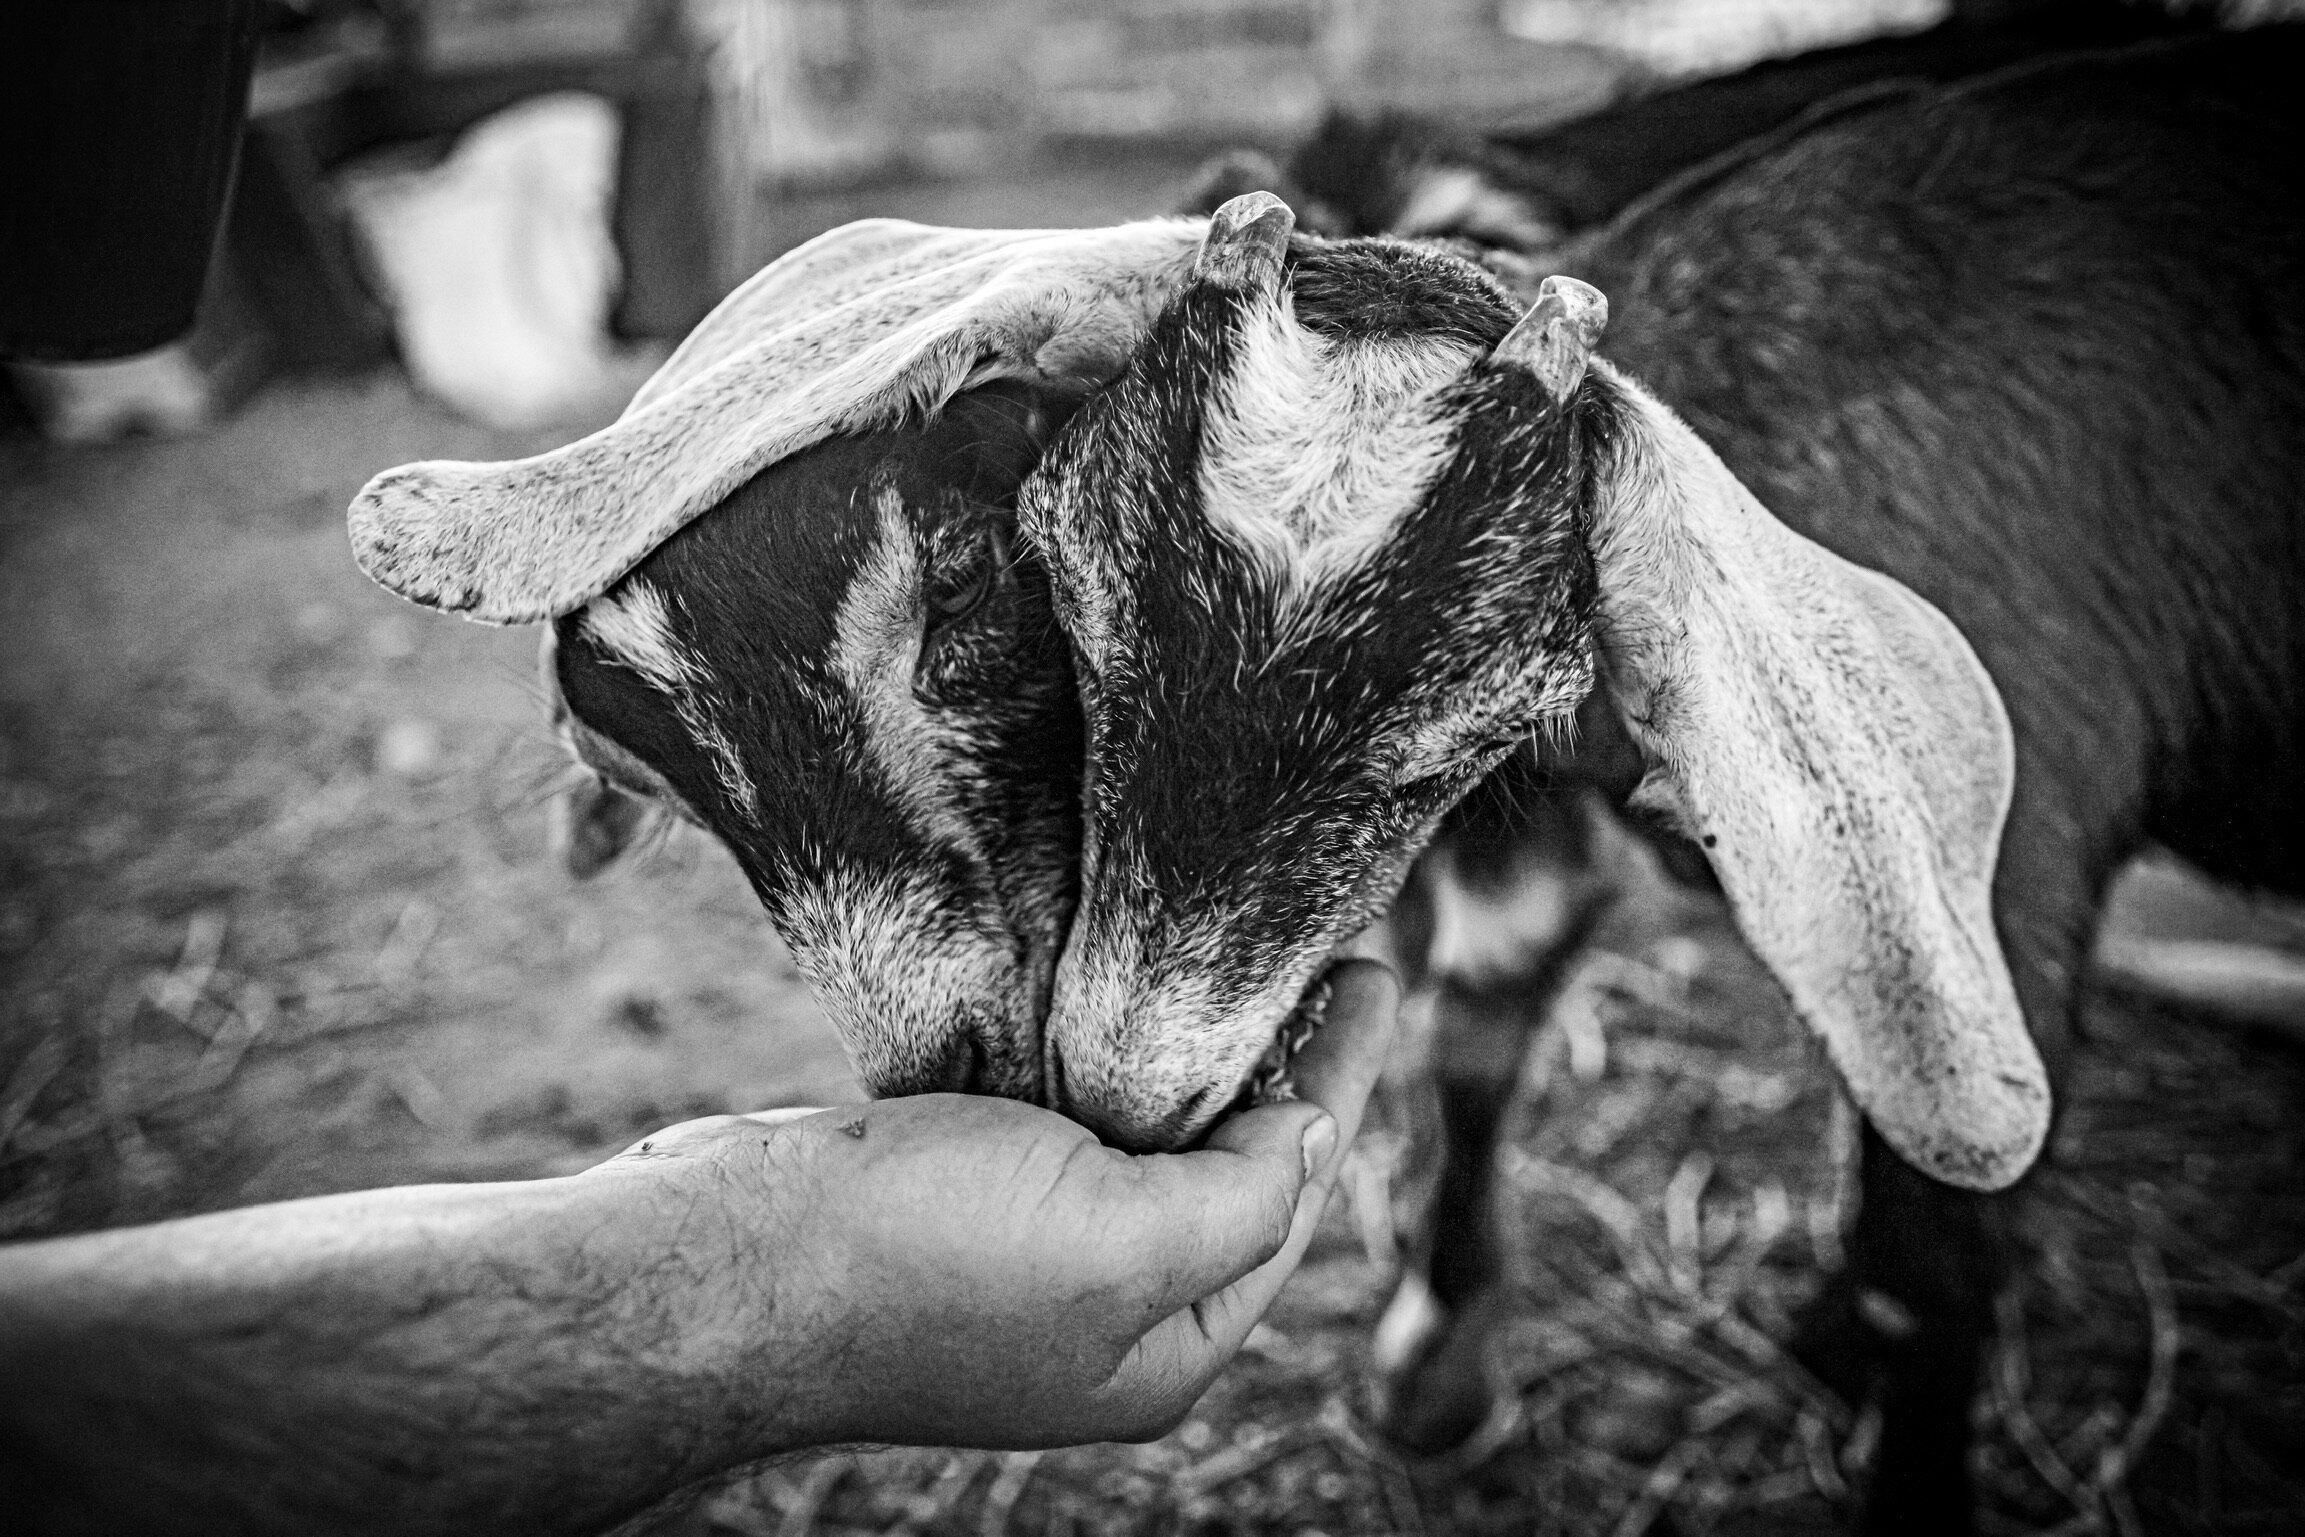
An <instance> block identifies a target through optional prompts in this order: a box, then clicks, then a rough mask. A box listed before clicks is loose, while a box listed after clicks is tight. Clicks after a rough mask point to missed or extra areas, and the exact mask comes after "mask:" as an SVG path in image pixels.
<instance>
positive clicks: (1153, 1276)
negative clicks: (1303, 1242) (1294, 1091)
mask: <svg viewBox="0 0 2305 1537" xmlns="http://www.w3.org/2000/svg"><path fill="white" fill-rule="evenodd" d="M1335 1124H1336V1120H1335V1117H1333V1116H1331V1115H1330V1114H1329V1113H1328V1112H1327V1111H1325V1110H1323V1109H1322V1108H1321V1107H1320V1106H1318V1105H1312V1104H1305V1103H1302V1102H1298V1101H1292V1102H1290V1103H1287V1104H1279V1105H1264V1106H1260V1107H1259V1108H1257V1109H1255V1110H1250V1111H1245V1112H1243V1113H1242V1114H1240V1115H1235V1116H1231V1117H1229V1118H1227V1119H1226V1120H1224V1121H1223V1122H1220V1123H1219V1125H1218V1127H1217V1130H1216V1132H1215V1133H1214V1134H1213V1135H1212V1136H1211V1137H1210V1139H1209V1145H1208V1146H1206V1147H1204V1148H1202V1149H1201V1150H1200V1151H1198V1152H1193V1153H1173V1154H1167V1155H1156V1156H1154V1157H1150V1158H1139V1159H1136V1160H1134V1161H1133V1167H1132V1173H1134V1175H1135V1176H1136V1179H1135V1183H1134V1188H1133V1189H1131V1190H1130V1191H1129V1193H1128V1196H1127V1199H1128V1200H1129V1201H1130V1202H1131V1203H1132V1205H1133V1207H1134V1210H1133V1212H1132V1217H1133V1221H1132V1224H1131V1226H1132V1229H1133V1231H1132V1233H1131V1238H1132V1248H1133V1249H1134V1250H1135V1253H1134V1254H1133V1255H1132V1256H1131V1260H1130V1265H1131V1269H1132V1271H1133V1273H1134V1274H1135V1275H1136V1276H1137V1277H1138V1279H1139V1281H1140V1283H1141V1284H1143V1285H1145V1286H1146V1287H1147V1288H1148V1289H1149V1291H1148V1295H1147V1296H1146V1297H1145V1307H1146V1309H1147V1316H1150V1317H1155V1318H1157V1317H1160V1316H1161V1315H1162V1314H1165V1313H1168V1312H1170V1311H1172V1310H1174V1309H1176V1308H1180V1307H1183V1306H1184V1305H1185V1304H1186V1303H1188V1302H1191V1301H1193V1300H1194V1299H1195V1298H1198V1297H1205V1296H1207V1295H1208V1294H1209V1293H1210V1292H1213V1291H1215V1290H1217V1289H1218V1288H1219V1287H1221V1286H1224V1285H1226V1284H1228V1283H1230V1282H1232V1281H1236V1280H1238V1279H1240V1278H1241V1277H1242V1276H1244V1275H1247V1274H1248V1273H1249V1272H1250V1271H1252V1270H1254V1269H1256V1267H1257V1266H1259V1265H1261V1264H1263V1263H1265V1261H1267V1260H1269V1259H1271V1258H1272V1257H1273V1255H1274V1254H1275V1253H1276V1252H1278V1250H1279V1249H1280V1247H1281V1245H1282V1244H1283V1243H1285V1242H1286V1241H1287V1239H1288V1235H1289V1224H1290V1222H1291V1221H1292V1220H1293V1218H1294V1216H1295V1213H1296V1208H1297V1198H1298V1196H1299V1195H1300V1194H1301V1193H1302V1192H1303V1190H1304V1186H1305V1180H1306V1178H1307V1176H1308V1174H1309V1173H1310V1172H1311V1171H1312V1170H1314V1169H1317V1168H1318V1167H1319V1166H1320V1164H1321V1162H1322V1161H1323V1159H1324V1158H1325V1156H1326V1153H1327V1148H1328V1145H1329V1142H1330V1140H1331V1139H1332V1135H1333V1133H1332V1128H1333V1127H1334V1126H1335Z"/></svg>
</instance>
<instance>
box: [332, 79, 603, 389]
mask: <svg viewBox="0 0 2305 1537" xmlns="http://www.w3.org/2000/svg"><path fill="white" fill-rule="evenodd" d="M617 129H618V124H617V116H616V109H615V108H614V107H613V106H611V105H610V104H609V103H608V102H607V101H604V100H603V99H601V98H600V97H598V96H591V95H585V94H582V93H578V92H563V93H560V94H557V95H551V96H539V97H536V98H535V99H533V100H530V101H525V102H522V103H520V104H519V105H518V106H514V107H508V108H506V109H505V110H504V111H502V112H499V113H497V114H496V115H495V116H493V117H490V118H488V119H486V120H484V121H483V122H481V123H479V124H477V125H475V126H474V127H473V128H471V129H470V130H468V131H467V132H466V133H465V135H464V136H463V138H462V139H461V140H460V141H459V142H458V144H457V146H456V148H455V150H454V152H452V153H451V154H450V155H449V156H448V158H447V159H446V160H443V161H442V162H440V164H438V165H437V166H433V167H431V168H429V169H427V170H422V171H408V170H360V169H354V170H351V171H348V172H346V173H345V175H344V176H343V177H342V179H341V182H340V186H341V190H342V192H343V196H344V201H345V206H346V208H347V210H348V211H349V212H350V214H351V216H352V220H353V223H354V226H355V227H356V228H357V229H358V230H359V232H360V237H361V240H362V243H363V245H364V246H365V248H366V250H367V253H368V256H369V259H370V261H371V262H372V264H373V266H374V268H375V271H376V274H377V277H378V279H379V281H380V282H381V284H382V286H383V288H384V290H385V299H386V302H387V303H389V304H390V306H391V307H392V310H393V317H394V328H395V330H396V332H397V334H398V337H399V341H400V352H401V357H402V359H403V360H404V361H405V362H406V363H407V365H408V371H409V373H410V374H411V375H412V376H414V378H415V379H416V381H417V383H418V384H419V385H421V386H422V387H423V388H424V389H425V390H427V391H429V392H430V393H432V394H433V395H436V396H438V397H439V398H440V399H441V400H443V401H445V402H447V403H448V404H449V405H450V406H452V407H453V408H455V409H456V410H457V411H459V412H461V413H463V414H464V415H466V416H470V417H472V418H474V419H475V420H478V421H481V422H484V423H486V424H488V425H489V426H492V427H500V428H524V427H536V426H542V425H545V424H548V423H551V422H556V421H562V420H566V419H567V418H569V417H572V416H576V415H579V414H583V413H585V412H588V411H593V410H597V409H599V408H600V406H601V405H602V404H604V403H608V404H614V403H615V397H616V395H617V392H618V391H619V390H626V391H629V387H630V383H631V380H630V376H629V370H627V369H620V368H619V367H618V366H617V365H618V361H619V359H618V354H617V352H616V349H615V348H614V347H613V346H612V345H611V344H610V341H609V337H608V314H609V306H610V305H611V304H612V303H613V302H614V299H615V295H616V288H617V284H618V281H619V278H620V269H619V265H618V262H617V255H616V242H615V240H614V238H613V237H612V236H611V234H610V232H609V223H608V220H609V207H610V199H611V197H612V196H613V194H614V191H615V176H616V146H617Z"/></svg>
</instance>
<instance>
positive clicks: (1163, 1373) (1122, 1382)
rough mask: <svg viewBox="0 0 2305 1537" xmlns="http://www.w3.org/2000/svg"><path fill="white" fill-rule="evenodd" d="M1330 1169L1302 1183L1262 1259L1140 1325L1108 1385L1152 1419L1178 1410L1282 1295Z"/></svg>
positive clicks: (1312, 1227)
mask: <svg viewBox="0 0 2305 1537" xmlns="http://www.w3.org/2000/svg"><path fill="white" fill-rule="evenodd" d="M1335 1185H1336V1180H1335V1178H1334V1176H1333V1175H1332V1176H1331V1177H1329V1178H1328V1179H1325V1180H1322V1181H1320V1182H1318V1183H1317V1184H1314V1183H1308V1184H1307V1185H1306V1187H1305V1190H1304V1194H1303V1197H1302V1199H1300V1200H1299V1201H1298V1203H1297V1207H1296V1211H1295V1212H1294V1214H1293V1215H1292V1218H1291V1220H1290V1223H1289V1231H1288V1237H1287V1238H1286V1239H1285V1240H1283V1242H1282V1243H1281V1246H1280V1248H1279V1250H1278V1251H1277V1252H1276V1253H1274V1255H1273V1256H1272V1257H1271V1258H1270V1259H1268V1260H1266V1261H1265V1262H1264V1263H1263V1264H1261V1265H1259V1266H1257V1267H1256V1268H1255V1269H1253V1270H1251V1271H1250V1272H1249V1273H1248V1274H1246V1275H1244V1276H1242V1277H1241V1278H1240V1279H1239V1280H1237V1281H1234V1282H1232V1283H1231V1284H1229V1285H1226V1286H1223V1287H1220V1288H1218V1289H1217V1290H1216V1291H1214V1292H1212V1293H1210V1294H1209V1295H1208V1296H1206V1297H1203V1298H1201V1299H1200V1300H1199V1301H1197V1302H1190V1303H1187V1304H1186V1305H1185V1306H1183V1307H1180V1308H1178V1309H1177V1310H1176V1311H1174V1312H1172V1313H1170V1314H1169V1315H1168V1316H1167V1317H1165V1318H1163V1319H1162V1320H1161V1321H1160V1322H1159V1323H1157V1324H1155V1325H1153V1326H1152V1328H1150V1329H1148V1330H1147V1331H1145V1334H1144V1335H1143V1337H1142V1338H1140V1339H1139V1340H1138V1341H1137V1342H1136V1344H1135V1345H1134V1346H1133V1347H1132V1348H1131V1349H1130V1350H1129V1352H1128V1354H1127V1355H1126V1356H1125V1357H1123V1358H1122V1360H1121V1364H1120V1368H1119V1370H1117V1371H1115V1372H1114V1373H1113V1375H1112V1377H1111V1379H1110V1380H1109V1382H1108V1384H1107V1390H1108V1392H1110V1393H1111V1394H1112V1395H1113V1397H1115V1398H1116V1399H1118V1400H1119V1401H1121V1402H1123V1403H1126V1404H1130V1405H1134V1406H1138V1407H1139V1408H1140V1409H1141V1410H1142V1411H1143V1412H1144V1413H1145V1414H1146V1415H1147V1416H1148V1417H1149V1418H1150V1419H1152V1420H1155V1421H1158V1420H1161V1419H1164V1418H1166V1417H1168V1416H1171V1415H1176V1414H1182V1413H1183V1412H1184V1411H1185V1410H1186V1409H1189V1408H1190V1407H1191V1406H1192V1404H1193V1402H1194V1400H1196V1399H1198V1398H1199V1397H1200V1395H1201V1394H1202V1393H1203V1392H1205V1391H1206V1390H1207V1388H1208V1385H1209V1383H1211V1382H1212V1381H1214V1380H1215V1379H1216V1374H1217V1373H1218V1372H1220V1371H1222V1370H1223V1369H1224V1365H1225V1363H1226V1362H1227V1361H1230V1360H1231V1359H1232V1358H1233V1357H1234V1356H1235V1355H1236V1354H1238V1353H1239V1351H1240V1348H1241V1342H1242V1341H1243V1340H1246V1339H1247V1338H1248V1337H1249V1331H1250V1330H1251V1329H1254V1328H1255V1327H1256V1326H1257V1320H1258V1319H1260V1318H1262V1317H1264V1315H1265V1312H1266V1310H1267V1309H1269V1308H1270V1307H1271V1306H1272V1304H1273V1299H1274V1298H1275V1297H1277V1296H1279V1295H1280V1292H1281V1288H1282V1287H1283V1286H1285V1285H1286V1284H1288V1279H1289V1277H1290V1276H1292V1275H1294V1274H1296V1269H1297V1266H1298V1264H1299V1263H1301V1262H1302V1261H1303V1259H1304V1257H1305V1250H1306V1249H1307V1248H1309V1247H1310V1246H1311V1244H1312V1241H1313V1234H1314V1233H1315V1232H1316V1231H1318V1230H1319V1228H1320V1225H1321V1213H1322V1211H1323V1209H1324V1208H1325V1207H1326V1206H1327V1205H1328V1193H1329V1191H1330V1190H1332V1189H1334V1188H1335Z"/></svg>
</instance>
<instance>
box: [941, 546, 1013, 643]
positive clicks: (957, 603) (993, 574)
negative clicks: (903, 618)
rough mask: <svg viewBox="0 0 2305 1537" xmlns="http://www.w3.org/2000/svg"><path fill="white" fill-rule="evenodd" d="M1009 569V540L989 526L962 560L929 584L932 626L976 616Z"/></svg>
mask: <svg viewBox="0 0 2305 1537" xmlns="http://www.w3.org/2000/svg"><path fill="white" fill-rule="evenodd" d="M1007 569H1008V539H1007V537H1006V535H1005V534H1004V533H1003V532H1002V530H1001V529H999V528H998V527H987V528H986V529H985V530H984V532H983V534H982V535H980V536H979V537H978V538H977V539H976V540H975V541H974V542H973V543H972V544H971V545H970V546H969V549H968V552H967V554H966V555H965V556H964V557H963V558H962V559H960V560H958V561H956V562H955V563H954V564H953V566H952V567H951V568H950V569H949V570H946V571H943V572H940V573H938V575H937V576H936V577H935V579H933V580H932V581H931V582H930V583H929V588H928V612H929V622H930V624H931V625H932V626H939V625H948V624H952V623H954V622H955V621H957V620H961V619H965V618H967V617H968V616H969V615H970V614H973V613H975V612H976V610H977V609H978V608H979V607H981V606H982V605H983V603H984V600H985V599H986V598H988V597H990V596H991V595H992V590H993V588H994V587H995V586H997V585H998V584H999V582H1000V579H1001V574H1002V573H1003V572H1004V571H1006V570H1007Z"/></svg>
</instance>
